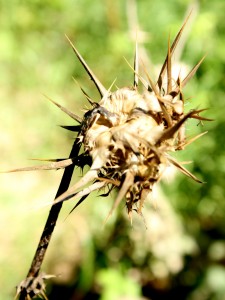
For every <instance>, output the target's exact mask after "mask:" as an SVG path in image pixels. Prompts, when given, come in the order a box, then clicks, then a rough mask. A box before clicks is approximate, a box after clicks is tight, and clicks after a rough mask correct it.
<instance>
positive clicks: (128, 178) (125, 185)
mask: <svg viewBox="0 0 225 300" xmlns="http://www.w3.org/2000/svg"><path fill="white" fill-rule="evenodd" d="M133 183H134V175H133V174H132V173H131V172H130V171H128V172H127V173H126V177H125V180H124V182H123V185H122V187H121V189H120V190H119V192H118V195H117V197H116V200H115V201H114V203H113V206H112V208H111V210H110V212H109V214H108V216H107V217H106V219H105V221H104V224H106V222H107V221H108V219H109V217H110V216H111V215H112V213H113V211H114V210H115V209H116V208H117V207H118V205H119V204H120V202H121V201H122V199H123V197H124V196H125V195H126V193H127V191H128V190H129V188H130V187H131V185H132V184H133Z"/></svg>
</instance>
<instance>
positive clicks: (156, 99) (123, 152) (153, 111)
mask: <svg viewBox="0 0 225 300" xmlns="http://www.w3.org/2000/svg"><path fill="white" fill-rule="evenodd" d="M186 22H187V20H186V21H185V23H184V24H183V26H182V27H181V29H180V31H179V32H178V34H177V36H176V37H175V39H174V41H173V43H172V45H171V46H170V42H168V52H167V56H166V59H165V61H164V63H163V65H162V68H161V71H160V73H159V76H158V80H157V82H156V83H154V82H153V80H152V79H151V77H150V75H149V73H148V71H147V70H146V69H145V66H144V65H143V64H142V68H143V71H144V73H145V75H146V78H147V80H146V79H144V78H143V77H142V76H140V74H139V62H140V58H139V57H138V47H137V45H136V52H135V59H134V68H133V72H134V82H133V86H132V87H123V88H120V89H116V90H115V91H112V90H113V88H114V85H112V86H111V87H110V89H108V90H107V89H106V88H105V87H104V86H103V85H102V83H101V82H100V81H99V80H98V79H97V77H96V76H95V75H94V73H93V72H92V71H91V69H90V68H89V66H88V65H87V64H86V62H85V61H84V59H83V58H82V56H81V55H80V54H79V52H78V51H77V49H76V48H75V47H74V45H73V44H72V42H71V41H70V40H69V39H68V40H69V42H70V44H71V46H72V48H73V50H74V53H75V54H76V56H77V58H78V59H79V61H80V62H81V64H82V65H83V67H84V68H85V70H86V72H87V73H88V75H89V76H90V78H91V79H92V80H93V82H94V84H95V86H96V88H97V89H98V91H99V93H100V95H101V100H100V102H99V103H96V102H94V101H93V100H92V99H91V98H90V97H89V96H88V95H87V94H86V93H85V91H84V90H83V89H82V88H81V89H82V91H83V93H84V95H85V96H86V98H87V99H88V100H89V102H90V103H91V106H92V108H91V109H90V110H89V111H87V112H86V113H85V114H84V116H83V119H81V118H79V117H78V116H77V115H75V114H74V113H72V112H70V111H68V110H67V109H66V108H64V107H62V106H61V105H59V104H57V103H55V102H54V101H52V102H53V103H54V104H56V105H57V106H58V107H59V108H60V109H62V110H63V111H64V112H65V113H67V114H68V115H70V116H71V117H72V118H73V119H75V120H76V121H77V122H78V123H79V125H78V126H73V127H72V128H70V127H67V126H65V128H67V129H69V130H73V131H77V132H78V135H77V138H76V141H75V145H76V153H77V156H76V157H73V158H71V159H66V160H60V161H58V160H56V161H52V162H51V164H50V165H43V166H39V167H34V168H32V167H31V168H23V169H19V170H32V169H58V168H65V167H67V166H69V165H71V164H74V165H76V166H79V167H81V168H83V167H84V165H89V166H90V170H89V171H88V172H87V173H86V174H85V175H84V176H83V177H82V178H81V179H80V180H79V181H78V182H76V183H75V184H74V185H72V186H71V187H70V188H69V189H68V190H67V191H66V192H64V193H63V194H61V195H60V196H59V197H58V198H56V200H55V203H58V202H62V201H65V200H68V199H70V198H72V197H74V198H81V199H80V201H79V202H78V203H77V204H76V206H77V205H79V204H80V203H81V202H82V201H83V200H84V199H85V198H86V197H87V196H88V195H89V194H90V193H91V192H92V191H94V190H99V189H102V188H103V187H108V190H109V192H110V191H111V190H112V189H113V188H115V187H116V188H118V194H117V197H116V199H115V201H114V204H113V206H112V209H111V211H110V213H109V215H110V214H111V213H112V211H113V210H114V209H115V208H116V207H117V206H118V204H119V203H120V202H121V201H122V199H125V201H126V207H127V211H128V215H129V216H130V217H131V215H132V211H133V210H136V211H137V212H138V213H141V209H142V206H143V203H144V200H145V199H146V197H147V195H148V194H149V193H151V191H152V189H153V186H154V185H155V184H156V183H157V182H158V181H159V180H160V178H161V177H162V174H163V172H164V170H165V168H166V167H167V166H168V165H171V164H172V165H174V166H175V167H177V168H178V169H179V170H180V171H181V172H183V173H184V174H185V175H187V176H189V177H191V178H192V179H194V180H195V181H197V182H201V181H200V180H198V179H197V178H196V177H195V176H194V175H193V174H191V173H190V172H189V171H188V170H187V169H186V168H184V167H183V166H182V165H181V164H180V163H179V162H177V161H176V160H175V159H174V158H172V157H171V156H170V154H169V152H171V151H178V150H182V149H184V148H185V146H186V145H187V144H190V143H191V142H193V141H194V140H195V139H196V138H198V137H200V136H201V135H202V134H200V135H199V136H197V137H195V138H193V139H191V140H186V137H185V127H184V125H185V121H186V120H187V119H189V118H195V119H198V120H208V119H206V118H204V117H201V116H199V113H200V112H202V111H203V110H192V111H190V112H188V113H187V114H184V95H183V90H182V89H183V87H184V86H185V85H186V84H187V83H188V81H189V80H190V79H191V78H192V76H193V75H194V74H195V72H196V71H197V69H198V67H199V66H200V64H201V62H202V60H203V59H201V60H200V62H199V63H198V64H197V65H196V66H195V67H194V68H193V69H192V70H191V71H190V72H189V73H188V74H187V75H186V77H185V78H180V77H179V76H178V77H177V78H173V75H172V74H173V65H172V56H173V53H174V51H175V49H176V46H177V44H178V42H179V40H180V37H181V35H182V32H183V30H184V27H185V24H186ZM139 82H141V84H142V90H141V88H140V87H139ZM82 144H83V147H84V152H83V153H79V151H80V147H81V145H82ZM17 170H18V169H17ZM14 171H15V170H14ZM87 185H88V186H87ZM106 194H107V193H106Z"/></svg>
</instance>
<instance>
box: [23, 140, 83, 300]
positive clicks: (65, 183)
mask: <svg viewBox="0 0 225 300" xmlns="http://www.w3.org/2000/svg"><path fill="white" fill-rule="evenodd" d="M78 142H79V139H78V138H77V139H76V140H75V142H74V144H73V147H72V150H71V153H70V156H69V158H73V157H77V156H78V154H79V150H80V144H79V143H78ZM74 167H75V165H74V164H72V165H70V166H68V167H67V168H66V169H65V170H64V173H63V176H62V179H61V182H60V185H59V188H58V191H57V193H56V196H55V199H56V198H57V197H58V196H60V195H61V194H62V193H64V192H65V191H66V190H67V189H68V187H69V185H70V181H71V178H72V175H73V171H74ZM62 203H63V202H59V203H56V204H55V205H54V204H53V205H52V207H51V209H50V212H49V215H48V218H47V221H46V224H45V227H44V230H43V232H42V235H41V238H40V241H39V244H38V247H37V250H36V252H35V255H34V258H33V261H32V263H31V266H30V269H29V271H28V273H27V277H26V279H25V282H26V280H28V278H31V277H32V278H34V279H35V278H36V277H37V276H38V275H39V272H40V268H41V265H42V262H43V260H44V256H45V253H46V250H47V248H48V245H49V243H50V240H51V237H52V233H53V231H54V228H55V225H56V222H57V219H58V215H59V213H60V210H61V208H62ZM29 285H30V284H29ZM26 299H28V298H27V289H26V287H25V288H23V289H22V290H21V292H20V297H19V300H26Z"/></svg>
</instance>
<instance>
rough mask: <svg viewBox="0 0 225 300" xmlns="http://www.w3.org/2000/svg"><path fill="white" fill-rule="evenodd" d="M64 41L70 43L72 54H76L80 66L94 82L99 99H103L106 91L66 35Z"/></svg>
mask: <svg viewBox="0 0 225 300" xmlns="http://www.w3.org/2000/svg"><path fill="white" fill-rule="evenodd" d="M65 36H66V39H67V40H68V42H69V43H70V45H71V47H72V49H73V51H74V53H75V54H76V56H77V58H78V59H79V61H80V62H81V64H82V65H83V67H84V69H85V70H86V72H87V73H88V75H89V76H90V78H91V80H92V81H93V82H94V84H95V86H96V88H97V89H98V91H99V93H100V95H101V97H103V96H104V95H105V93H106V92H107V90H106V89H105V87H104V86H103V85H102V84H101V82H100V81H99V80H98V78H97V77H96V76H95V74H94V73H93V72H92V70H91V69H90V68H89V66H88V65H87V64H86V62H85V60H84V59H83V57H82V56H81V55H80V53H79V52H78V50H77V49H76V48H75V46H74V45H73V43H72V42H71V40H70V39H69V37H68V36H67V35H65Z"/></svg>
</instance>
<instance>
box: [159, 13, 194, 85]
mask: <svg viewBox="0 0 225 300" xmlns="http://www.w3.org/2000/svg"><path fill="white" fill-rule="evenodd" d="M190 15H191V12H190V14H189V15H188V16H187V18H186V20H185V21H184V23H183V25H182V27H181V29H180V30H179V32H178V34H177V35H176V37H175V39H174V41H173V44H172V46H171V48H170V54H171V56H172V55H173V53H174V51H175V49H176V47H177V44H178V42H179V40H180V38H181V35H182V33H183V31H184V28H185V25H186V24H187V21H188V19H189V18H190ZM167 60H168V57H167V56H166V59H165V61H164V63H163V65H162V68H161V71H160V73H159V77H158V80H157V85H158V87H159V90H161V88H162V82H163V77H164V74H165V70H166V67H167Z"/></svg>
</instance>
